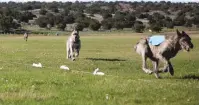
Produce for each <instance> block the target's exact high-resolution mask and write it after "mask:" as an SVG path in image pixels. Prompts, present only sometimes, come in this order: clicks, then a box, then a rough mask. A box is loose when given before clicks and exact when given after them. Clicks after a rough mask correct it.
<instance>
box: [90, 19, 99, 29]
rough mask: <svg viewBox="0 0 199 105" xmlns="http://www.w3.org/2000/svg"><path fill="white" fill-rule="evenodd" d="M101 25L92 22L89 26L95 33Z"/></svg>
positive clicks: (95, 21)
mask: <svg viewBox="0 0 199 105" xmlns="http://www.w3.org/2000/svg"><path fill="white" fill-rule="evenodd" d="M100 26H101V24H100V23H99V21H97V20H91V21H90V24H89V28H90V29H91V30H93V31H97V30H99V28H100Z"/></svg>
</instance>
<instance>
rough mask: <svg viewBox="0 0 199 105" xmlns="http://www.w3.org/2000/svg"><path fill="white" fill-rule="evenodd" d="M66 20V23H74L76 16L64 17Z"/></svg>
mask: <svg viewBox="0 0 199 105" xmlns="http://www.w3.org/2000/svg"><path fill="white" fill-rule="evenodd" d="M64 22H65V23H66V24H72V23H74V22H75V18H74V17H73V15H68V16H65V17H64Z"/></svg>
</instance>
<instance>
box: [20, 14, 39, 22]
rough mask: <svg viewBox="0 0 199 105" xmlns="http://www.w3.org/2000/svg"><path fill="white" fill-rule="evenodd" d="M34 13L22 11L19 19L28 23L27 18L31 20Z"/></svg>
mask: <svg viewBox="0 0 199 105" xmlns="http://www.w3.org/2000/svg"><path fill="white" fill-rule="evenodd" d="M34 17H36V15H34V14H32V12H28V11H26V12H23V13H22V14H21V16H20V18H19V20H20V21H22V22H26V23H28V21H29V20H32V19H33V18H34Z"/></svg>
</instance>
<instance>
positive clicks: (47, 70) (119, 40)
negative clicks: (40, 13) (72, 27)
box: [0, 32, 199, 105]
mask: <svg viewBox="0 0 199 105" xmlns="http://www.w3.org/2000/svg"><path fill="white" fill-rule="evenodd" d="M145 35H148V34H147V33H146V34H135V33H124V34H123V33H121V32H118V33H111V32H110V33H100V32H93V33H90V34H88V33H82V34H81V32H80V37H81V42H82V48H81V50H80V56H79V58H78V59H77V60H76V61H69V60H66V49H65V48H66V47H65V41H66V39H67V37H68V36H34V35H30V37H29V39H28V41H27V42H25V41H24V40H23V36H18V35H14V36H3V35H2V36H1V37H0V84H1V85H0V105H199V47H198V45H199V37H198V36H199V34H198V33H197V34H193V35H192V36H191V37H192V39H193V40H192V42H193V44H194V49H193V50H191V51H190V52H189V53H187V52H183V51H181V52H180V53H179V54H178V55H177V56H176V57H175V58H174V59H172V60H171V62H172V64H173V66H174V71H175V74H174V76H171V75H170V74H169V73H164V74H162V73H161V74H160V75H161V76H162V77H163V78H162V79H156V78H155V76H154V75H153V74H152V75H148V74H145V73H144V72H143V71H142V70H141V57H140V56H139V55H138V54H137V53H135V51H134V49H133V46H134V45H135V44H136V42H137V40H139V39H140V38H141V37H143V36H145ZM190 35H191V34H190ZM39 62H40V63H41V64H42V65H43V66H44V67H43V68H35V67H32V64H33V63H39ZM61 65H67V66H68V67H69V68H70V70H69V71H64V70H61V69H60V68H59V67H60V66H61ZM150 65H151V63H150ZM96 68H99V69H100V71H102V72H104V73H105V75H104V76H94V75H93V74H92V72H93V71H94V69H96Z"/></svg>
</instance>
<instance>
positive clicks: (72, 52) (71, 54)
mask: <svg viewBox="0 0 199 105" xmlns="http://www.w3.org/2000/svg"><path fill="white" fill-rule="evenodd" d="M69 56H70V58H71V59H72V60H73V61H74V60H75V58H74V48H73V45H70V55H69Z"/></svg>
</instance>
